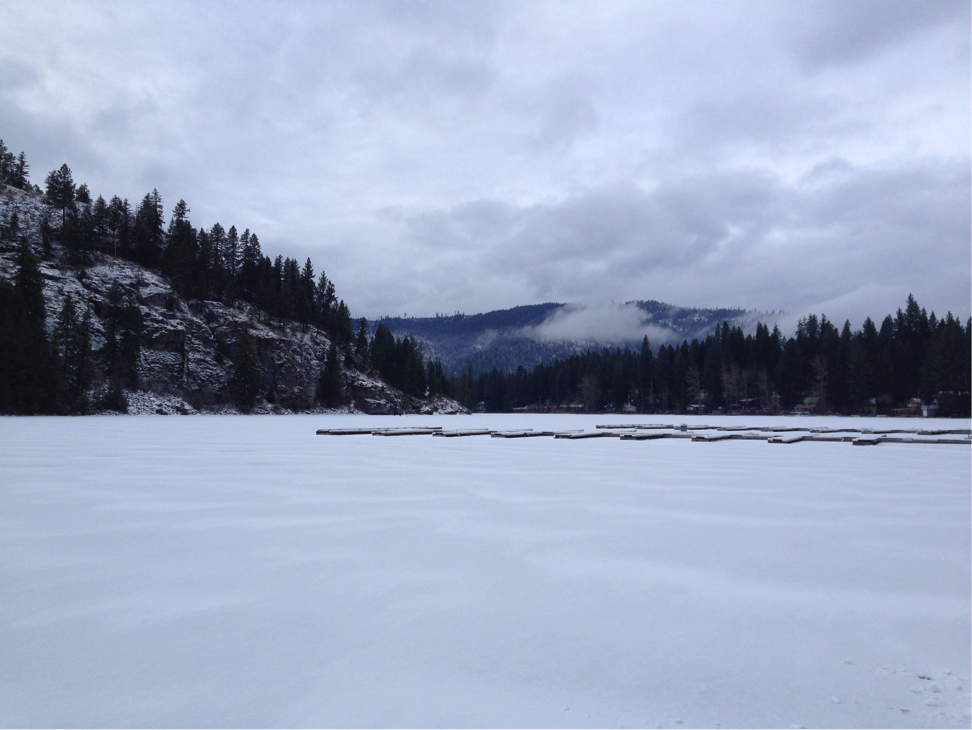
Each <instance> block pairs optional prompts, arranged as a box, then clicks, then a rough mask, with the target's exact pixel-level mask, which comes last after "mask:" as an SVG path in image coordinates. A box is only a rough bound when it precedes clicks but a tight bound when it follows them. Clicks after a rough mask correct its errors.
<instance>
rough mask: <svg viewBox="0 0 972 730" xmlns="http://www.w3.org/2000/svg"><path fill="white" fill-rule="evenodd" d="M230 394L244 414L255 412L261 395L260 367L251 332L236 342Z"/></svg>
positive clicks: (241, 336) (230, 379) (245, 333)
mask: <svg viewBox="0 0 972 730" xmlns="http://www.w3.org/2000/svg"><path fill="white" fill-rule="evenodd" d="M229 392H230V396H231V398H232V399H233V403H234V404H235V405H236V407H237V408H239V409H240V410H241V411H242V412H243V413H249V412H250V411H252V410H253V406H255V405H256V400H257V396H258V395H259V394H260V365H259V363H258V361H257V354H256V342H255V341H254V339H253V336H252V335H251V334H250V333H249V332H243V333H242V334H241V335H240V338H239V339H238V340H237V341H236V348H235V350H234V352H233V363H232V368H231V370H230V378H229Z"/></svg>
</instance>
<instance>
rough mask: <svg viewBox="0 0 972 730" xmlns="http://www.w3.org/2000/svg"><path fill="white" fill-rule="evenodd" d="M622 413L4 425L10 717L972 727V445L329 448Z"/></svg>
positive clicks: (1, 551) (0, 648) (32, 720)
mask: <svg viewBox="0 0 972 730" xmlns="http://www.w3.org/2000/svg"><path fill="white" fill-rule="evenodd" d="M673 418H674V419H675V422H676V423H681V422H687V423H693V422H694V421H697V422H699V423H709V422H712V421H713V418H715V417H712V416H709V417H705V416H700V417H698V419H692V418H684V417H678V416H675V417H672V416H666V417H651V416H635V417H632V416H625V417H624V419H623V422H624V423H627V422H629V421H631V422H640V423H652V422H657V423H671V422H672V419H673ZM615 420H616V418H615ZM717 420H718V422H719V424H730V423H738V424H740V425H764V424H767V423H768V424H770V425H789V424H791V423H794V422H796V423H798V425H803V424H807V425H812V426H830V427H854V428H860V427H876V428H890V427H894V426H896V425H901V424H904V425H903V427H909V426H914V425H920V426H922V427H926V428H934V427H942V428H947V427H951V428H955V427H960V428H961V427H964V428H968V425H969V422H968V421H967V420H966V421H954V420H948V421H945V420H938V421H931V420H921V421H916V420H914V419H911V420H908V421H897V422H895V421H894V420H893V419H828V418H810V419H808V418H800V419H771V420H769V421H765V420H764V419H756V418H740V419H736V420H735V421H733V420H732V419H730V418H727V417H720V418H718V419H717ZM608 421H610V418H608ZM604 422H605V416H522V415H518V416H503V415H480V416H415V417H408V416H405V417H385V418H381V417H365V416H258V417H245V416H199V417H162V416H156V417H89V418H2V419H0V724H3V725H8V726H9V725H19V726H37V725H44V726H60V725H71V726H88V725H102V726H117V725H126V726H144V725H152V726H160V725H161V726H186V725H193V726H226V725H233V726H254V725H259V726H280V725H290V726H305V725H306V726H416V725H418V726H433V727H434V726H558V727H573V726H627V727H658V726H663V727H693V726H695V727H715V726H718V725H721V726H723V727H729V726H737V727H738V726H751V727H758V726H776V727H788V726H791V725H804V726H808V727H814V726H844V727H856V726H859V727H878V726H880V727H897V726H903V727H914V726H937V727H953V726H954V727H969V725H970V722H972V720H970V710H969V702H970V700H969V676H970V648H972V639H970V622H972V615H970V603H972V599H970V595H972V585H970V551H972V545H970V532H972V528H970V517H972V512H970V509H972V507H970V476H972V475H970V449H969V447H967V446H927V445H919V444H882V445H881V446H879V447H876V448H864V449H862V448H854V447H853V446H852V445H851V444H849V443H799V444H792V445H783V446H780V445H770V444H767V443H765V442H760V441H725V442H719V443H712V444H699V443H693V442H691V441H689V440H673V439H664V440H660V441H621V440H619V439H616V438H599V439H588V440H576V441H572V440H555V439H552V438H531V439H493V438H489V437H488V436H486V437H482V436H478V437H468V438H459V439H444V438H434V437H432V436H408V437H399V438H375V437H373V436H341V437H327V436H316V435H315V430H316V429H318V428H340V427H356V426H359V425H363V424H369V425H370V424H374V425H378V426H433V425H435V426H442V427H444V428H446V429H457V428H463V429H466V428H503V429H511V430H512V429H522V428H527V427H532V428H535V429H544V430H566V429H573V428H586V429H593V428H594V426H595V424H599V423H604Z"/></svg>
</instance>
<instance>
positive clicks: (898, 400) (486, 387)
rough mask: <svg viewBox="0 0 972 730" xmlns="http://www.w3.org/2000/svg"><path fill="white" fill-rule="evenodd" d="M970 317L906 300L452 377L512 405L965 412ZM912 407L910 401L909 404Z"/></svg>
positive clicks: (471, 401) (465, 392)
mask: <svg viewBox="0 0 972 730" xmlns="http://www.w3.org/2000/svg"><path fill="white" fill-rule="evenodd" d="M970 343H972V320H968V321H966V323H965V324H964V326H963V324H962V322H960V321H959V320H958V319H956V318H955V317H954V316H952V314H951V312H949V313H947V314H946V315H945V317H942V318H939V317H937V316H936V315H935V313H934V312H932V313H931V314H928V313H927V312H926V310H925V309H924V308H922V307H920V306H919V305H918V303H917V302H916V301H915V299H914V298H913V297H911V296H910V295H909V296H908V299H907V302H906V305H905V308H904V309H899V310H898V311H897V313H896V314H894V315H890V314H889V315H887V316H886V317H885V318H884V319H883V320H882V321H881V325H880V327H878V326H877V325H876V324H875V323H874V321H872V320H871V319H870V318H867V319H866V320H865V321H864V323H863V324H862V326H861V327H860V328H859V329H857V330H854V329H853V328H852V327H851V324H850V322H845V323H844V325H843V326H842V327H840V328H838V327H837V326H835V325H834V324H833V323H831V322H830V321H829V320H828V319H827V318H826V316H820V317H817V316H816V315H813V314H811V315H808V316H806V317H804V318H803V319H801V320H800V323H799V325H798V327H797V331H796V334H795V336H793V337H785V336H784V335H783V334H782V333H781V332H780V331H779V329H778V328H777V327H775V326H774V327H773V329H772V330H770V329H769V328H768V327H767V326H766V325H764V324H761V323H760V324H757V326H756V330H755V333H754V334H746V333H745V332H744V331H743V329H742V328H741V327H740V326H732V325H730V324H729V323H728V322H726V323H723V324H722V325H721V326H720V327H717V328H716V331H715V332H714V333H712V334H710V335H708V336H707V337H705V338H703V339H701V340H700V339H693V340H692V341H691V342H688V341H687V340H686V341H683V342H682V343H681V344H680V345H677V346H676V345H665V346H662V347H660V348H657V349H655V351H654V352H653V348H652V347H651V345H650V344H649V342H648V339H647V338H645V339H644V340H643V341H642V343H641V346H640V347H639V348H638V349H637V350H632V349H629V348H627V347H625V348H624V349H620V348H616V349H614V350H609V349H606V348H605V349H602V350H600V351H598V352H588V353H583V354H576V355H571V356H570V357H567V358H563V359H558V360H557V361H555V362H553V363H550V364H541V365H537V366H535V367H534V368H532V369H527V368H524V367H518V368H517V369H516V370H514V371H512V372H503V371H501V370H499V369H493V370H491V371H489V372H484V373H480V374H479V375H478V376H476V375H475V374H474V373H473V371H472V370H469V371H468V372H467V373H466V374H464V375H463V376H462V377H461V378H460V379H459V381H458V382H457V383H456V384H455V386H454V387H455V391H456V393H457V395H458V397H459V400H460V402H462V403H464V404H466V405H467V406H469V407H476V406H477V405H479V404H481V406H480V407H482V408H485V410H487V411H509V410H512V409H514V408H531V409H536V410H556V409H559V408H569V407H574V408H576V409H583V410H586V411H590V412H597V411H601V410H613V411H621V410H623V409H630V410H636V411H638V412H643V413H652V412H684V411H685V410H687V409H692V410H697V411H705V410H710V409H713V410H714V409H722V410H723V411H735V412H763V413H779V412H786V411H790V410H792V409H794V408H797V407H799V408H801V409H806V410H808V411H811V412H816V413H827V412H837V413H846V414H854V413H864V414H888V415H890V414H892V413H893V412H894V410H895V409H896V408H905V407H907V406H908V405H909V401H910V400H911V399H915V398H917V399H921V400H922V401H924V402H926V403H936V404H937V405H938V406H939V413H940V415H953V414H954V415H966V416H967V415H968V414H969V411H970V372H972V354H970V353H972V348H970ZM912 405H913V404H912Z"/></svg>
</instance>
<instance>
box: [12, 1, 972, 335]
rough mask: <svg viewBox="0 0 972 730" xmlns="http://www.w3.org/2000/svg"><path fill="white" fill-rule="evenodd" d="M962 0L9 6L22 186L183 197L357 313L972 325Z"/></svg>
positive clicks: (198, 216)
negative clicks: (245, 233)
mask: <svg viewBox="0 0 972 730" xmlns="http://www.w3.org/2000/svg"><path fill="white" fill-rule="evenodd" d="M969 24H970V9H969V4H968V2H952V1H951V0H919V1H917V2H891V1H890V0H881V1H880V2H874V1H868V2H837V1H834V2H807V3H801V4H799V5H790V4H780V3H776V2H765V3H764V2H752V3H742V4H711V3H704V4H703V3H699V4H688V3H665V2H655V3H642V2H630V3H628V2H614V3H607V4H580V3H578V4H572V3H560V2H556V3H555V2H533V3H520V2H516V3H514V2H509V3H504V2H497V3H488V4H487V3H482V4H470V3H448V2H411V3H402V2H387V3H386V2H346V3H328V4H326V5H319V4H314V3H306V4H301V3H298V4H269V3H268V4H221V3H205V4H197V3H159V4H145V3H139V4H134V3H131V4H103V3H92V4H85V3H72V4H69V5H64V4H62V3H54V2H51V3H47V2H40V1H37V0H32V1H31V2H21V1H19V0H14V1H13V2H9V3H4V4H3V6H2V8H0V48H2V49H3V50H2V51H0V136H2V137H3V138H4V140H5V141H6V142H7V144H8V145H9V146H11V147H13V148H14V149H15V150H16V151H19V150H20V149H24V150H25V151H26V152H27V154H28V158H29V159H30V160H31V161H32V163H33V170H32V177H33V179H34V180H35V181H42V180H43V177H44V175H45V174H46V172H47V171H48V170H50V169H53V168H55V167H57V166H59V165H60V164H61V163H62V162H65V161H66V162H68V163H69V164H70V165H71V167H72V169H73V170H74V171H75V176H76V178H77V179H78V180H84V181H87V182H88V184H89V185H90V186H91V188H92V190H93V191H94V192H96V193H98V192H100V193H104V194H106V195H111V194H115V193H118V194H121V195H124V196H127V197H129V198H130V199H133V200H134V199H138V198H140V197H141V196H142V195H143V194H144V193H145V192H146V191H147V190H149V189H151V188H153V187H158V188H159V190H160V191H161V192H162V195H163V198H164V199H165V201H166V203H167V206H168V207H169V208H171V206H172V204H173V203H175V202H176V200H178V199H179V198H185V199H186V201H187V202H188V203H189V206H190V208H191V211H192V212H191V218H192V220H193V222H194V223H195V224H196V225H207V226H208V225H211V224H212V223H213V222H215V221H217V220H219V221H221V222H222V223H223V224H224V225H228V224H229V223H235V224H236V225H238V226H241V227H249V228H251V229H254V230H256V231H258V232H259V234H260V238H261V241H262V242H263V245H264V248H265V250H267V251H268V252H269V253H272V254H276V253H282V254H285V255H291V256H294V255H297V256H300V257H301V258H303V257H304V256H307V255H309V256H311V257H312V258H313V260H314V262H315V264H317V268H318V269H321V268H324V269H326V271H327V273H328V275H329V276H330V277H331V278H332V279H334V281H335V282H336V284H337V286H338V290H339V293H340V294H341V295H342V296H343V297H345V298H346V299H347V300H348V302H349V304H350V306H351V308H352V310H353V311H354V313H355V314H365V315H367V316H376V315H380V314H401V313H403V312H407V313H410V314H415V315H420V314H425V313H433V312H437V311H438V312H452V311H456V310H462V311H466V312H474V311H483V310H487V309H493V308H502V307H510V306H514V305H517V304H527V303H532V302H539V301H549V300H557V301H609V300H614V301H627V300H632V299H661V300H665V301H670V302H673V303H677V304H683V305H689V306H739V307H744V308H756V309H762V310H770V309H776V310H781V309H782V310H788V311H791V312H798V313H805V312H808V311H811V310H812V311H817V312H820V311H824V312H826V313H827V314H828V316H830V317H831V318H832V319H835V320H842V319H843V318H845V317H848V318H851V320H852V322H853V323H854V324H855V325H857V324H859V322H860V321H861V320H862V319H863V317H864V316H866V315H872V316H883V314H885V313H887V312H888V311H891V310H893V309H896V308H897V307H898V306H901V305H902V304H903V302H904V298H905V297H906V296H907V294H908V293H909V292H911V293H914V294H915V296H916V297H917V298H918V300H919V302H921V303H922V304H923V305H925V306H927V307H928V308H930V309H935V310H936V311H938V312H939V313H943V312H944V310H947V309H951V310H952V311H953V312H955V313H957V314H959V315H961V316H963V317H966V316H968V315H969V313H970V312H969V310H970V299H972V285H970V268H972V261H970V228H972V213H970V198H972V181H970V172H969V171H970V158H972V150H970V140H969V134H968V130H969V128H970V124H972V112H970V108H972V103H970V91H969V89H970V84H972V79H970V63H972V52H970V39H969V32H968V28H969Z"/></svg>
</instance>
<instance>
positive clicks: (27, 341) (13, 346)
mask: <svg viewBox="0 0 972 730" xmlns="http://www.w3.org/2000/svg"><path fill="white" fill-rule="evenodd" d="M9 316H10V318H11V323H10V329H9V338H10V341H9V349H7V350H6V352H5V353H3V356H4V357H5V358H6V357H9V364H8V379H9V387H10V411H11V412H13V413H22V414H27V413H52V412H53V411H54V408H55V405H56V395H57V389H56V383H55V372H54V360H53V357H52V353H51V348H50V342H49V341H48V339H47V328H46V326H45V322H46V319H47V313H46V311H45V308H44V293H43V284H42V281H41V274H40V268H39V267H38V265H37V259H36V258H35V257H34V253H33V251H32V250H31V248H30V244H29V243H28V242H27V240H26V239H23V240H22V241H21V244H20V248H19V250H18V253H17V272H16V275H15V277H14V287H13V297H12V299H11V302H10V312H9Z"/></svg>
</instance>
